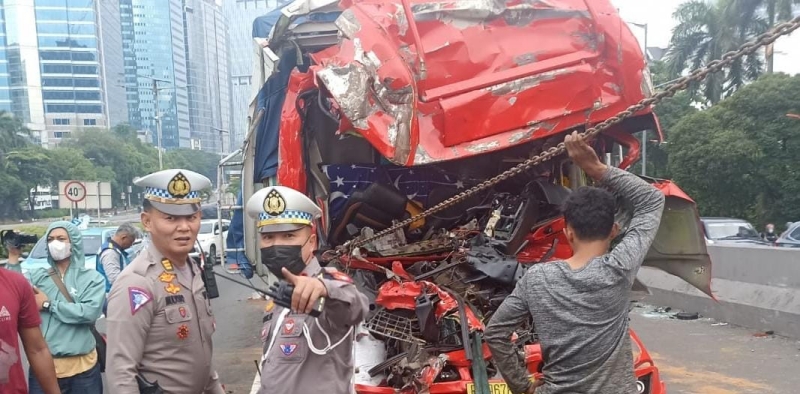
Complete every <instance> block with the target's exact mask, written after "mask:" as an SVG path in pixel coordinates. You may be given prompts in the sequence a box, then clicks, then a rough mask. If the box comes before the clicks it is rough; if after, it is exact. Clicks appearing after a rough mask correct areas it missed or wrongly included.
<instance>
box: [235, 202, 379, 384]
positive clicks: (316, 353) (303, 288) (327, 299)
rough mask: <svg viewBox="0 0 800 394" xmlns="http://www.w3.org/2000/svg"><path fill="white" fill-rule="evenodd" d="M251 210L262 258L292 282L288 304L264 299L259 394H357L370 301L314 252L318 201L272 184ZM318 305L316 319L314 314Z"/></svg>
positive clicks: (249, 204) (267, 265) (248, 211)
mask: <svg viewBox="0 0 800 394" xmlns="http://www.w3.org/2000/svg"><path fill="white" fill-rule="evenodd" d="M246 210H247V213H248V214H249V215H250V216H251V217H253V218H255V219H256V222H257V225H258V227H259V230H260V235H261V237H260V239H261V241H260V246H261V262H262V264H264V265H266V267H267V268H268V269H269V270H270V272H271V273H272V274H274V275H275V276H277V277H278V278H279V279H281V280H284V281H286V282H288V283H290V284H291V285H293V286H294V290H293V292H292V295H291V310H290V309H288V308H284V307H282V306H279V305H276V303H275V302H274V301H273V300H272V299H269V300H267V306H266V314H265V315H264V326H263V329H262V331H261V339H262V341H263V342H264V352H263V356H262V358H261V389H260V390H259V394H308V393H316V392H319V391H320V390H323V391H325V393H326V394H350V393H353V392H354V388H353V363H354V360H353V345H354V331H355V328H354V327H357V326H358V325H359V324H360V323H361V322H362V321H363V319H364V318H365V316H366V315H367V311H368V308H369V304H368V301H367V297H366V296H364V295H363V294H361V293H360V292H359V291H358V290H357V289H356V287H355V285H354V284H353V281H352V280H351V279H350V278H349V277H348V276H347V275H345V274H344V273H342V272H339V271H337V270H335V269H332V268H321V267H320V265H319V262H318V261H317V259H316V258H315V257H314V255H313V251H314V249H315V248H316V246H317V236H316V234H314V231H313V229H312V227H311V226H312V222H313V220H314V219H317V218H319V216H320V213H321V211H320V209H319V207H318V206H316V205H315V204H314V203H313V202H312V201H311V199H309V198H308V197H306V196H305V195H304V194H302V193H300V192H298V191H296V190H294V189H291V188H288V187H283V186H271V187H267V188H264V189H261V190H259V191H258V192H257V193H255V194H254V195H253V196H252V197H250V199H249V200H248V201H247V206H246ZM319 305H322V306H323V307H322V310H321V312H322V313H321V314H320V315H319V316H318V317H314V316H312V315H311V314H309V313H310V312H312V309H314V308H315V307H317V306H319Z"/></svg>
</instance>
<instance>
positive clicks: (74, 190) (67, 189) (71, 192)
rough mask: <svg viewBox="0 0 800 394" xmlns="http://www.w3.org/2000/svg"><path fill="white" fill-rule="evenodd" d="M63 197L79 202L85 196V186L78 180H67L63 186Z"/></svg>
mask: <svg viewBox="0 0 800 394" xmlns="http://www.w3.org/2000/svg"><path fill="white" fill-rule="evenodd" d="M64 197H66V198H67V200H70V201H72V202H81V201H83V199H84V198H86V186H84V185H83V183H80V182H75V181H72V182H68V183H67V184H66V185H65V186H64Z"/></svg>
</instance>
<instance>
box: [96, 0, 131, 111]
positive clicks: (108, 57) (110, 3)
mask: <svg viewBox="0 0 800 394" xmlns="http://www.w3.org/2000/svg"><path fill="white" fill-rule="evenodd" d="M97 28H98V30H100V32H101V34H100V73H101V75H102V78H101V81H102V83H103V101H104V102H106V103H107V105H106V106H105V107H106V117H107V118H108V125H109V126H111V127H114V126H116V125H118V124H120V123H126V122H128V101H127V100H126V96H125V85H124V81H125V73H124V72H125V63H124V61H125V58H124V55H123V53H122V24H121V22H120V13H119V0H100V1H98V2H97Z"/></svg>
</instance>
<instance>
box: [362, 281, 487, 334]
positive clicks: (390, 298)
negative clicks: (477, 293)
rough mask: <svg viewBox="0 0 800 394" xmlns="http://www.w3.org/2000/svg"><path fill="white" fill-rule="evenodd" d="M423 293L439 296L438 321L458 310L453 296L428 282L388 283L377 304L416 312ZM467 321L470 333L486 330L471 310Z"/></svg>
mask: <svg viewBox="0 0 800 394" xmlns="http://www.w3.org/2000/svg"><path fill="white" fill-rule="evenodd" d="M423 288H424V289H423ZM423 292H428V293H435V294H437V295H438V296H439V299H440V301H439V302H438V303H436V318H437V319H441V318H442V317H444V316H445V315H447V314H448V313H450V312H454V311H456V310H458V302H457V301H456V299H455V298H453V296H452V295H450V294H449V293H447V292H446V291H444V290H442V289H441V288H440V287H439V286H437V285H436V284H434V283H433V282H428V281H419V282H403V283H397V282H394V281H389V282H386V283H384V284H383V285H381V287H380V289H379V290H378V297H377V298H376V299H375V303H377V304H378V305H380V306H382V307H384V308H386V309H389V310H392V309H407V310H409V311H413V310H415V306H416V299H417V297H418V296H419V295H421V294H422V293H423ZM467 320H468V322H469V328H470V331H474V330H479V331H483V330H484V326H483V323H482V322H481V321H480V319H478V317H477V316H475V313H473V312H472V309H471V308H467Z"/></svg>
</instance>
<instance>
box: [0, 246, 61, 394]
mask: <svg viewBox="0 0 800 394" xmlns="http://www.w3.org/2000/svg"><path fill="white" fill-rule="evenodd" d="M19 253H20V251H19V249H16V248H9V264H10V262H12V261H13V262H15V263H16V262H18V261H19ZM36 305H37V303H36V296H35V295H34V292H33V287H31V285H30V284H29V283H28V281H27V280H26V279H25V277H24V276H22V275H20V274H18V273H16V272H12V271H9V270H5V269H0V393H3V394H27V393H28V384H27V380H26V379H25V373H24V371H23V369H22V360H21V358H20V353H19V340H18V338H17V335H19V337H20V338H22V346H23V347H24V348H25V354H26V355H27V356H28V361H29V362H30V364H31V369H32V370H33V373H34V375H36V378H37V380H38V381H39V384H40V385H41V386H42V388H43V389H44V392H45V393H46V394H59V393H61V391H60V390H59V387H58V381H57V380H56V369H55V366H54V364H53V357H52V356H51V355H50V350H48V348H47V343H46V342H45V341H44V338H43V337H42V331H41V329H39V325H40V324H41V323H42V318H41V317H40V316H39V309H38V308H37V307H36Z"/></svg>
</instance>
